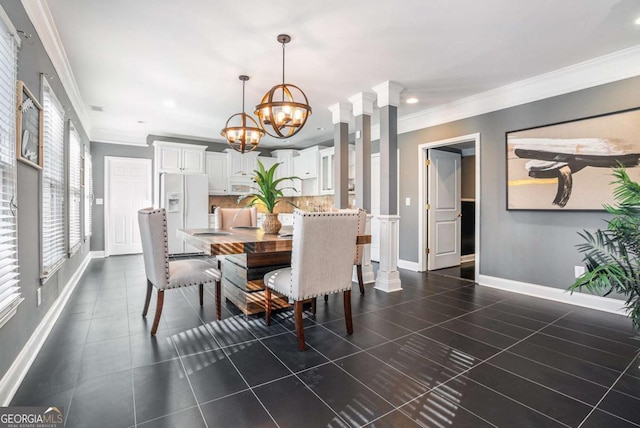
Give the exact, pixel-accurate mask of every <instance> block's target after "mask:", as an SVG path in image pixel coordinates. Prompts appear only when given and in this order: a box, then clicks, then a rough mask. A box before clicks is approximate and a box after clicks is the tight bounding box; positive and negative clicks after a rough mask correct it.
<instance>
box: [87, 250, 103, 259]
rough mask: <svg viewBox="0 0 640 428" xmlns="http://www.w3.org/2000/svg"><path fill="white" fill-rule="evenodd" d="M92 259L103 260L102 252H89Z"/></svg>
mask: <svg viewBox="0 0 640 428" xmlns="http://www.w3.org/2000/svg"><path fill="white" fill-rule="evenodd" d="M89 254H90V255H91V258H92V259H104V257H105V256H104V251H91V252H89Z"/></svg>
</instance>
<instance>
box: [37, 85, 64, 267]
mask: <svg viewBox="0 0 640 428" xmlns="http://www.w3.org/2000/svg"><path fill="white" fill-rule="evenodd" d="M42 86H43V96H42V109H43V112H44V120H43V132H42V134H43V146H44V147H43V168H42V234H41V236H42V275H43V277H47V276H49V275H51V273H53V271H55V269H56V268H57V267H58V266H59V265H60V264H61V263H62V261H63V260H64V258H65V255H66V253H65V235H64V224H65V217H64V211H65V210H64V202H65V201H64V191H65V187H64V109H63V108H62V104H60V101H58V98H56V95H55V94H54V93H53V91H52V90H51V86H49V84H48V83H47V80H46V79H45V78H43V79H42Z"/></svg>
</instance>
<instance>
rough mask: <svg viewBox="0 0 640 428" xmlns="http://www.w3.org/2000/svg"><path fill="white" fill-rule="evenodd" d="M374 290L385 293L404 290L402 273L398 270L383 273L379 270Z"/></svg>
mask: <svg viewBox="0 0 640 428" xmlns="http://www.w3.org/2000/svg"><path fill="white" fill-rule="evenodd" d="M373 288H375V289H376V290H380V291H384V292H385V293H391V292H394V291H400V290H402V285H401V284H400V272H398V271H397V270H395V271H391V272H383V271H381V270H379V271H378V278H377V279H376V285H375V287H373Z"/></svg>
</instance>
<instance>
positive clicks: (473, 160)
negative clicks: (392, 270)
mask: <svg viewBox="0 0 640 428" xmlns="http://www.w3.org/2000/svg"><path fill="white" fill-rule="evenodd" d="M430 150H438V152H432V153H442V152H451V153H458V154H459V155H460V157H461V160H462V161H463V162H464V163H465V167H466V168H465V171H466V174H467V177H465V178H464V179H462V180H465V183H464V185H463V186H462V187H463V188H464V191H462V190H461V191H459V193H460V194H459V195H454V194H453V193H454V192H455V186H454V185H453V184H447V183H446V182H445V183H444V185H442V183H443V182H442V180H445V181H446V180H451V178H450V177H449V175H452V174H449V172H451V171H453V167H451V168H449V167H447V166H445V168H444V170H445V172H446V173H445V174H444V178H442V177H441V178H440V181H441V185H440V186H439V188H434V186H429V175H430V173H429V168H433V167H434V165H433V163H432V164H431V165H429V166H428V165H427V164H428V159H429V151H430ZM418 158H419V171H418V174H419V202H420V204H419V206H420V207H423V208H422V209H421V215H420V216H419V231H418V234H419V235H418V242H419V248H420V249H421V251H420V252H419V257H418V264H419V266H420V270H421V271H427V270H434V269H438V268H444V267H447V268H449V269H451V272H449V274H452V276H457V277H462V278H469V277H470V276H473V278H477V277H478V274H479V266H480V227H479V226H480V134H470V135H464V136H460V137H455V138H451V139H447V140H440V141H434V142H430V143H425V144H421V145H419V146H418ZM469 164H470V165H471V167H470V168H469ZM445 165H447V164H445ZM451 165H455V163H451ZM435 167H436V168H437V165H435ZM447 169H449V170H450V171H446V170H447ZM474 170H475V171H474ZM431 174H433V169H432V171H431ZM470 174H471V175H472V176H471V177H469V175H470ZM469 178H471V180H469ZM433 180H434V179H433V178H432V183H431V184H433ZM459 180H460V179H459ZM469 182H471V183H472V184H471V190H469ZM451 183H453V181H452V182H451ZM430 187H431V189H430ZM436 191H437V192H440V195H439V197H440V198H441V199H443V200H445V201H447V203H449V202H451V201H455V202H456V206H455V208H452V210H453V209H455V211H454V213H455V216H454V217H457V216H460V218H459V220H460V221H459V223H460V229H456V228H455V227H454V226H453V225H454V224H455V223H454V222H453V218H452V219H449V220H450V221H451V223H449V224H447V223H445V224H444V227H443V228H441V230H442V231H444V232H445V233H448V234H450V235H451V236H453V235H454V234H457V235H456V236H455V239H456V241H455V248H454V246H453V245H452V244H451V243H449V247H450V248H449V249H451V250H452V251H453V250H459V251H460V256H457V255H456V257H454V258H451V257H449V259H448V263H444V264H443V263H442V262H439V263H435V262H434V257H433V254H432V253H431V251H433V250H432V249H435V247H436V246H437V245H438V244H439V243H440V244H442V243H443V242H445V243H447V240H446V239H443V236H446V235H444V234H442V233H441V234H440V236H437V235H436V233H435V232H433V231H432V233H431V234H429V226H428V225H429V215H430V213H432V209H433V206H432V204H429V203H430V202H432V201H434V200H435V195H433V194H432V195H430V193H434V192H436ZM433 214H435V213H433ZM434 217H435V215H434V216H432V219H431V220H432V225H433V223H434V221H433V220H434ZM470 228H471V230H472V232H471V237H469V229H470ZM463 236H464V237H465V238H464V239H463ZM436 239H439V241H440V242H439V243H438V242H436ZM449 249H447V251H448V250H449ZM430 253H431V254H430ZM445 253H446V251H445ZM430 255H431V256H432V257H429V256H430ZM447 264H451V265H452V266H454V267H451V266H447ZM439 272H445V271H444V270H442V271H439ZM470 272H472V273H470Z"/></svg>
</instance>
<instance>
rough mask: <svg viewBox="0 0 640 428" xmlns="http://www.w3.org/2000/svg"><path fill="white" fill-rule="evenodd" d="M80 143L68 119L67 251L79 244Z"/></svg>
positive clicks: (76, 132) (78, 136) (71, 250)
mask: <svg viewBox="0 0 640 428" xmlns="http://www.w3.org/2000/svg"><path fill="white" fill-rule="evenodd" d="M81 163H82V143H81V141H80V135H79V134H78V131H77V130H76V128H75V126H73V123H71V121H69V252H70V253H71V252H73V251H75V249H77V248H78V246H79V245H80V234H81V231H80V203H81V197H80V195H81V188H80V186H81V182H80V172H81V168H82V165H81Z"/></svg>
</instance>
